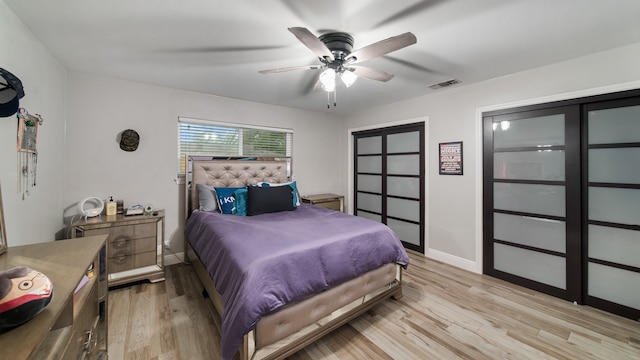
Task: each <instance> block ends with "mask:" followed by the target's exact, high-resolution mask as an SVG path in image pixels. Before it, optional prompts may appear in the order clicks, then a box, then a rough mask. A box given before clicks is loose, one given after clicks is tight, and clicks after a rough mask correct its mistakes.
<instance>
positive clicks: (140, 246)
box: [107, 236, 156, 257]
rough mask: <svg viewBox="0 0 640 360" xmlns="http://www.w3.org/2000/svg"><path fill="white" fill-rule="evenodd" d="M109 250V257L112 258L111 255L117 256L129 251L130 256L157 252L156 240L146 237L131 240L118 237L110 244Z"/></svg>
mask: <svg viewBox="0 0 640 360" xmlns="http://www.w3.org/2000/svg"><path fill="white" fill-rule="evenodd" d="M107 248H108V249H107V252H108V253H109V257H111V254H115V253H117V252H120V251H122V250H124V251H127V252H128V253H129V254H137V253H142V252H147V251H156V238H155V237H146V238H142V239H131V238H129V237H125V236H122V237H117V238H115V239H114V240H113V241H110V242H109V244H108V246H107Z"/></svg>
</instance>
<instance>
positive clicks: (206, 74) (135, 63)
mask: <svg viewBox="0 0 640 360" xmlns="http://www.w3.org/2000/svg"><path fill="white" fill-rule="evenodd" d="M4 1H5V3H6V4H7V5H8V6H9V7H10V8H11V9H12V10H13V12H14V13H15V14H16V15H17V16H18V17H19V18H21V19H22V21H23V22H24V23H25V24H26V25H27V26H28V27H29V28H30V29H31V30H32V31H33V33H34V34H35V36H36V37H37V38H38V39H39V40H40V41H41V42H42V43H43V44H44V46H45V47H46V48H48V49H49V50H50V51H51V53H52V54H53V55H54V56H55V57H56V58H58V59H59V60H60V61H61V62H62V64H63V65H64V67H65V68H66V69H67V70H70V71H78V72H84V73H90V74H98V75H104V76H109V77H115V78H120V79H126V80H131V81H137V82H143V83H149V84H156V85H160V86H166V87H171V88H177V89H184V90H191V91H197V92H201V93H207V94H214V95H219V96H225V97H230V98H238V99H245V100H250V101H256V102H261V103H268V104H276V105H283V106H288V107H295V108H302V109H309V110H317V111H331V112H334V113H338V114H347V113H350V112H353V111H358V110H361V109H365V108H368V107H370V106H374V105H380V104H385V103H391V102H395V101H399V100H403V99H407V98H413V97H417V96H421V95H425V94H428V93H431V92H433V91H437V90H431V89H429V88H428V86H429V85H432V84H435V83H439V82H442V81H445V80H449V79H452V78H456V79H459V80H460V81H462V83H463V84H462V85H457V86H463V85H464V84H471V83H474V82H479V81H483V80H486V79H490V78H494V77H498V76H503V75H507V74H511V73H514V72H519V71H523V70H526V69H530V68H534V67H539V66H543V65H546V64H550V63H555V62H559V61H563V60H566V59H570V58H574V57H578V56H583V55H587V54H590V53H595V52H599V51H603V50H607V49H611V48H614V47H619V46H624V45H627V44H631V43H636V42H640V0H606V1H604V0H424V1H418V0H393V1H391V0H351V1H349V0H323V1H318V0H208V1H206V0H183V1H177V0H109V1H104V0H103V1H97V0H94V1H88V0H55V1H51V0H4ZM295 26H301V27H306V28H308V29H309V30H311V32H313V33H314V34H316V35H320V34H321V32H322V31H323V30H325V31H326V30H328V29H331V30H340V31H345V32H349V33H351V34H352V35H353V36H354V39H355V45H354V50H355V49H358V48H361V47H364V46H366V45H369V44H371V43H374V42H376V41H379V40H382V39H385V38H388V37H390V36H395V35H398V34H401V33H404V32H407V31H411V32H413V33H414V34H415V35H416V37H417V39H418V41H417V44H415V45H412V46H409V47H407V48H404V49H401V50H398V51H396V52H393V53H391V54H389V55H387V56H384V57H381V58H377V59H373V60H370V61H367V62H363V63H362V65H365V66H368V67H373V68H376V69H380V70H384V71H386V72H389V73H392V74H395V77H394V78H393V79H392V80H391V81H389V82H387V83H382V82H377V81H372V80H367V79H359V80H358V81H357V82H356V84H355V85H353V86H352V87H351V88H349V89H346V88H344V87H338V104H337V107H335V108H331V109H327V96H326V93H325V92H322V91H319V90H314V89H313V85H314V84H315V82H316V79H317V76H318V71H317V70H301V71H293V72H286V73H278V74H266V75H264V74H259V73H258V71H259V70H263V69H270V68H279V67H286V66H297V65H311V64H319V61H318V59H317V57H316V56H315V55H314V54H313V53H312V52H311V51H310V50H309V49H307V48H306V47H305V46H304V45H302V44H301V43H300V42H299V41H298V40H297V39H296V38H295V36H293V34H291V33H290V32H289V31H288V30H287V28H289V27H295ZM440 91H442V90H440Z"/></svg>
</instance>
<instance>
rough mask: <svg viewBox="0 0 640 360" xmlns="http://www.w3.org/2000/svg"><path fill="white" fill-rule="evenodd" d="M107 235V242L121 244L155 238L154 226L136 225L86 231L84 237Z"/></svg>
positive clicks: (152, 224)
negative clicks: (133, 240) (122, 242)
mask: <svg viewBox="0 0 640 360" xmlns="http://www.w3.org/2000/svg"><path fill="white" fill-rule="evenodd" d="M102 234H108V235H109V236H108V237H107V242H108V243H113V242H121V241H123V240H129V239H138V238H145V237H150V236H156V224H155V223H149V224H137V225H126V226H112V227H105V228H99V229H86V230H85V235H84V236H93V235H102Z"/></svg>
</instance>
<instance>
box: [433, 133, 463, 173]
mask: <svg viewBox="0 0 640 360" xmlns="http://www.w3.org/2000/svg"><path fill="white" fill-rule="evenodd" d="M438 169H439V173H440V175H462V141H455V142H447V143H440V144H439V151H438Z"/></svg>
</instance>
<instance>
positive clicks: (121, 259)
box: [113, 254, 129, 264]
mask: <svg viewBox="0 0 640 360" xmlns="http://www.w3.org/2000/svg"><path fill="white" fill-rule="evenodd" d="M128 257H129V255H126V254H124V255H118V256H117V257H115V258H113V260H114V261H115V262H117V263H119V264H122V263H123V262H125V261H127V258H128Z"/></svg>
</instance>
